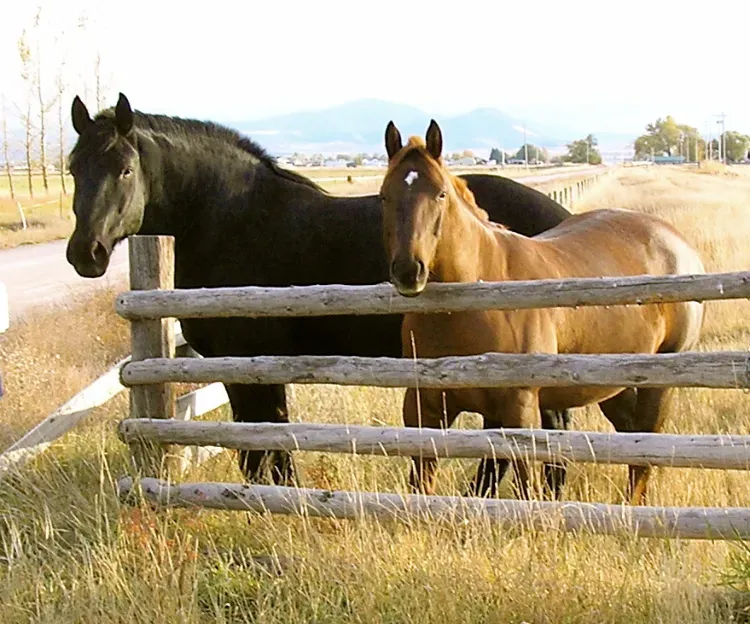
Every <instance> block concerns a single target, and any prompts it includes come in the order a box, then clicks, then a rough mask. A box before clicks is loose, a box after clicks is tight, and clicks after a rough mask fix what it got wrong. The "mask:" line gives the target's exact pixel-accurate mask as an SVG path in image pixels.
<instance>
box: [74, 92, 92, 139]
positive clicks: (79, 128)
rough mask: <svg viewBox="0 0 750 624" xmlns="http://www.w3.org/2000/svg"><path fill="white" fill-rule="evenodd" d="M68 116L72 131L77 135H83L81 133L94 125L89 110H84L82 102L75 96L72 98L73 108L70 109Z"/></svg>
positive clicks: (84, 106)
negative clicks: (70, 120) (71, 122)
mask: <svg viewBox="0 0 750 624" xmlns="http://www.w3.org/2000/svg"><path fill="white" fill-rule="evenodd" d="M70 116H71V118H72V119H73V129H74V130H75V131H76V132H77V133H78V134H83V131H84V130H86V128H88V127H89V126H90V125H91V124H92V123H94V120H93V119H91V116H90V115H89V110H88V109H87V108H86V105H85V104H84V103H83V100H81V98H79V97H78V96H77V95H76V96H75V97H74V98H73V106H71V108H70Z"/></svg>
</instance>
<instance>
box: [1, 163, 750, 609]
mask: <svg viewBox="0 0 750 624" xmlns="http://www.w3.org/2000/svg"><path fill="white" fill-rule="evenodd" d="M748 198H750V175H748V174H745V173H744V172H743V171H742V170H741V169H737V170H736V171H735V170H732V171H728V172H724V171H705V170H701V171H690V170H679V169H672V168H659V169H656V168H652V169H645V168H644V169H639V168H633V169H623V170H620V171H619V172H618V173H617V174H616V175H615V176H613V177H611V178H609V179H608V180H606V181H605V182H603V183H602V184H601V185H600V186H599V187H598V188H596V189H594V190H593V191H591V192H590V194H589V195H588V196H587V197H586V199H585V203H582V204H581V205H580V206H579V207H578V208H577V209H578V210H587V209H592V208H597V207H624V208H632V209H637V210H642V211H646V212H652V213H656V214H659V215H662V216H663V217H665V218H667V219H668V220H670V221H672V222H673V223H675V224H676V225H677V227H678V228H679V229H681V230H682V231H683V232H684V233H685V234H686V235H687V236H688V237H689V239H690V240H691V241H693V243H694V244H696V245H697V246H698V248H699V249H700V251H701V253H702V254H703V257H704V259H705V262H706V264H707V268H708V270H709V271H732V270H742V269H747V268H748V267H749V266H750V245H748V244H747V240H748V239H750V219H748V211H749V210H750V207H749V206H748V203H749V202H748ZM113 295H114V293H112V292H102V293H100V294H99V295H98V296H97V297H96V298H95V299H94V300H93V301H92V300H89V301H79V302H73V303H72V304H71V308H72V309H67V310H54V311H49V312H45V313H37V314H36V315H35V316H34V317H29V318H28V319H26V322H25V323H24V324H19V325H17V326H16V327H15V328H13V329H12V330H11V331H10V332H9V333H8V334H6V335H4V336H0V368H1V369H2V372H3V376H4V380H5V382H6V390H7V395H6V396H5V397H4V398H2V399H0V449H2V448H3V447H5V446H6V445H7V444H9V443H10V442H11V441H12V440H14V439H17V437H19V436H20V435H21V434H22V433H23V432H25V431H26V430H28V428H29V427H31V426H32V425H33V424H34V423H36V422H38V421H39V420H40V419H42V418H43V417H44V416H45V415H46V414H47V413H48V412H49V411H50V410H51V409H53V408H54V407H56V406H57V405H59V404H61V403H62V402H64V401H65V400H66V399H67V398H69V397H70V396H71V395H72V394H73V393H74V392H76V391H77V390H79V389H81V388H83V387H84V386H85V385H86V384H87V383H88V382H90V381H91V380H92V379H94V378H95V377H96V376H97V375H99V374H101V372H103V371H104V370H105V369H106V368H107V367H108V366H111V365H112V364H113V363H114V362H116V361H117V360H118V359H120V358H121V357H122V356H123V355H124V354H126V353H127V352H128V350H129V345H128V335H129V332H128V327H127V324H126V323H125V322H124V321H122V320H120V319H119V318H118V317H117V316H116V315H115V314H114V312H113V303H112V301H113ZM707 305H708V308H709V313H708V316H707V321H706V327H705V337H704V340H703V342H702V344H701V349H705V350H716V349H745V348H746V347H747V346H748V342H749V337H750V331H748V328H747V323H746V319H747V318H748V312H750V308H749V307H748V302H747V301H733V302H712V303H709V304H707ZM294 390H295V391H294V397H293V401H292V405H291V411H292V418H293V420H295V421H315V422H351V423H362V424H374V425H377V424H393V425H398V424H399V423H400V398H401V396H402V391H401V390H383V389H374V388H343V387H338V388H337V387H325V386H296V387H295V389H294ZM677 397H678V398H677V405H676V409H675V410H674V414H673V417H672V419H671V420H670V421H669V422H668V424H667V427H666V431H667V432H684V433H688V432H694V433H711V432H732V433H748V432H750V415H749V414H748V406H749V405H750V398H749V396H748V395H747V394H744V393H743V392H741V391H728V390H727V391H715V390H711V391H709V390H703V389H686V390H679V391H678V392H677ZM126 407H127V398H126V397H125V396H120V397H118V398H117V399H116V400H115V401H114V402H112V403H111V404H110V405H109V406H107V407H106V408H103V409H100V410H97V411H96V412H95V413H94V414H93V415H92V417H90V419H89V420H88V421H87V422H86V423H85V424H84V425H82V426H80V427H79V428H77V429H74V430H73V431H72V432H71V433H69V434H68V435H67V436H66V437H64V438H63V439H62V440H61V441H59V442H58V443H57V444H55V445H54V447H53V449H52V450H50V451H49V452H48V453H46V454H45V455H42V456H41V457H40V458H39V459H38V460H35V461H34V462H33V463H31V464H29V465H27V466H26V467H25V468H24V469H23V470H22V471H21V473H20V475H19V476H17V477H16V478H14V479H12V480H11V481H7V480H6V481H5V482H3V483H2V484H1V485H0V604H1V605H2V612H1V613H2V615H1V616H0V619H1V620H2V622H3V623H4V624H5V623H8V624H10V623H15V622H55V623H67V622H71V623H72V622H128V623H130V622H279V623H281V622H283V623H288V622H317V623H323V622H389V623H391V622H425V623H427V622H430V623H433V622H440V623H446V624H447V623H453V622H456V623H459V622H460V623H463V622H497V623H510V622H512V623H520V622H529V623H550V624H551V623H555V624H557V623H561V622H571V623H573V622H575V623H592V624H593V623H596V624H599V623H603V622H622V623H623V624H624V623H631V622H637V623H640V622H663V623H672V622H673V623H675V624H687V623H693V622H729V621H744V619H745V615H744V613H745V606H746V604H750V599H748V598H747V596H748V595H750V594H748V593H747V592H748V591H749V590H750V587H748V581H749V580H750V551H748V550H747V546H746V545H743V544H733V543H729V542H709V541H682V542H681V541H677V540H672V541H668V540H658V539H636V538H616V537H606V536H600V537H597V536H575V535H565V534H558V533H533V532H528V531H523V530H518V531H502V530H498V529H492V528H490V527H488V526H485V525H483V524H481V523H475V524H467V525H462V526H454V527H446V526H445V525H437V524H435V525H432V524H430V523H425V522H422V523H414V524H408V523H403V522H391V523H376V522H374V521H367V520H363V521H331V520H319V519H318V520H316V519H300V518H293V517H280V516H268V517H265V516H258V515H248V514H241V513H237V512H213V511H187V510H169V511H163V512H160V513H158V514H157V513H154V512H152V511H149V510H148V509H147V508H145V507H144V508H138V509H133V508H129V507H125V506H121V505H120V504H119V503H118V502H117V499H116V497H115V495H114V490H113V482H114V480H115V479H116V478H117V477H119V476H120V475H122V474H123V473H124V472H125V464H126V461H127V451H126V448H125V447H124V445H122V444H121V443H119V442H118V440H117V439H116V437H115V435H114V431H115V428H116V425H117V421H118V419H120V418H122V417H123V416H124V415H125V413H126V411H125V410H126ZM209 417H211V418H214V419H215V418H228V413H227V411H226V410H221V412H220V413H219V414H218V415H217V414H216V413H214V414H211V415H209ZM477 422H478V421H477V420H476V419H475V418H473V417H471V416H470V415H465V416H462V418H461V425H462V426H473V425H475V424H476V423H477ZM574 426H575V428H578V429H591V430H609V429H610V426H609V424H608V423H607V422H606V421H605V420H604V418H603V417H602V416H601V414H600V413H599V411H598V409H597V408H592V409H587V410H578V411H577V413H576V416H575V420H574ZM297 465H298V467H300V468H301V471H302V479H303V483H304V485H306V486H309V487H325V488H336V489H344V488H352V489H368V490H382V491H393V490H395V491H398V492H405V491H406V487H405V479H406V476H407V460H405V459H384V458H367V457H352V456H349V455H333V454H323V453H298V454H297ZM474 469H475V463H474V462H472V461H458V460H456V461H443V462H441V464H440V472H439V486H440V490H441V492H444V493H447V492H456V491H458V489H459V488H462V487H463V485H464V484H465V482H466V480H467V479H468V478H469V477H470V476H471V475H472V474H473V470H474ZM569 474H570V481H569V486H568V488H567V490H566V498H568V499H570V500H576V501H578V500H582V501H589V500H590V501H603V502H618V501H619V496H620V495H621V492H622V490H623V488H624V486H625V480H626V468H625V467H624V466H609V467H601V466H600V467H597V466H593V465H583V464H581V465H575V466H572V467H571V468H570V472H569ZM184 478H185V480H186V481H187V480H190V481H193V480H217V481H239V480H240V475H239V472H238V470H237V469H236V467H235V462H234V458H233V456H232V455H231V454H230V453H228V452H227V453H225V454H224V455H221V456H218V457H216V458H214V459H213V460H211V461H210V462H208V463H206V464H205V465H204V466H202V467H200V468H199V469H196V470H194V471H193V472H192V473H191V474H188V475H186V476H185V477H184ZM505 492H506V493H507V492H508V485H507V482H506V484H505ZM650 494H651V498H650V501H649V502H650V503H652V504H657V505H658V504H663V505H706V506H720V505H725V506H750V502H749V501H750V480H748V478H747V476H746V474H745V473H742V472H724V471H710V470H689V469H668V468H665V469H657V470H656V471H655V474H654V476H653V477H652V482H651V489H650Z"/></svg>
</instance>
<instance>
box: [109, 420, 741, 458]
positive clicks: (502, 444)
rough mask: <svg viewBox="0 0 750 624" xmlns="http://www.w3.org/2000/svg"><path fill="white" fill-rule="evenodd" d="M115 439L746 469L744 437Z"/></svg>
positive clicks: (382, 430)
mask: <svg viewBox="0 0 750 624" xmlns="http://www.w3.org/2000/svg"><path fill="white" fill-rule="evenodd" d="M119 436H120V439H121V440H122V441H123V442H125V443H126V444H131V443H132V442H134V441H137V440H140V439H148V440H151V441H152V442H157V443H160V444H166V443H169V444H184V445H199V446H200V445H212V446H216V447H221V448H227V449H236V450H245V451H260V450H284V451H318V452H320V451H323V452H327V453H348V454H356V455H378V456H383V457H398V456H407V457H408V456H417V455H420V456H424V457H439V458H440V457H442V458H448V457H452V458H478V457H494V458H505V459H513V458H517V457H528V458H530V459H532V460H534V461H544V462H557V461H573V462H588V463H595V464H633V465H637V466H669V467H672V468H712V469H718V470H749V469H750V435H685V434H671V435H668V434H660V433H617V434H612V433H600V432H595V431H550V430H538V429H537V430H535V429H482V430H475V429H428V428H424V429H418V428H402V427H369V426H365V425H333V424H317V423H286V424H279V423H240V422H216V421H204V422H199V421H192V422H179V421H176V420H161V419H128V420H123V421H122V422H121V423H120V427H119Z"/></svg>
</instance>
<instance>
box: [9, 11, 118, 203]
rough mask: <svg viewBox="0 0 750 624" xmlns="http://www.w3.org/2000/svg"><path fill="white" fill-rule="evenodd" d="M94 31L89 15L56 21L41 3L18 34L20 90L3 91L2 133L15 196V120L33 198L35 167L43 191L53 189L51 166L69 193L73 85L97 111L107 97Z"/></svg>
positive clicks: (12, 190) (63, 188) (11, 188)
mask: <svg viewBox="0 0 750 624" xmlns="http://www.w3.org/2000/svg"><path fill="white" fill-rule="evenodd" d="M53 22H54V24H53ZM91 35H92V29H91V28H90V22H89V18H88V17H87V16H86V14H85V13H81V14H79V15H77V16H76V17H75V18H74V19H72V20H71V21H70V22H69V23H67V24H63V25H61V24H60V23H59V21H58V20H54V19H52V18H48V16H47V14H46V13H44V12H43V11H42V8H41V7H40V6H38V7H37V8H36V9H35V11H34V14H33V17H32V19H31V20H30V22H29V23H28V24H27V25H26V26H25V27H24V28H23V29H22V31H21V32H20V33H19V35H18V40H17V45H16V49H17V57H16V63H17V69H18V76H19V83H18V86H20V89H16V91H17V93H16V97H10V96H9V95H8V94H7V93H6V92H5V91H0V132H2V144H3V145H2V149H3V160H4V169H5V175H6V177H7V180H8V186H9V190H10V195H11V198H15V195H16V193H15V188H14V184H13V172H12V166H11V162H12V160H13V158H12V152H13V147H14V137H12V136H11V130H10V126H11V122H12V121H16V122H17V125H18V126H20V135H21V139H20V145H19V147H20V148H21V149H20V151H21V153H22V154H23V162H24V165H25V169H26V176H27V183H28V190H29V194H30V196H31V197H32V198H33V197H34V192H35V189H34V177H33V175H32V173H33V171H34V170H35V169H38V170H39V171H40V172H41V177H42V180H41V184H42V187H43V189H44V191H45V193H47V192H49V176H50V169H51V165H52V166H54V168H55V169H56V175H59V177H60V186H61V191H62V192H63V193H64V194H67V192H68V189H67V188H66V180H65V170H66V162H65V159H66V152H67V147H66V141H65V136H66V123H65V121H66V119H67V117H68V107H69V105H70V100H71V97H72V94H73V89H74V88H80V89H81V91H82V92H83V95H84V97H86V98H87V97H88V96H89V95H92V94H93V95H94V96H95V101H96V105H97V108H98V109H101V107H102V106H103V102H104V98H105V96H106V93H105V91H106V87H105V82H106V81H105V80H104V77H103V74H102V57H101V54H100V51H99V48H98V46H97V45H96V44H95V43H94V42H93V38H92V36H91ZM0 88H2V86H0Z"/></svg>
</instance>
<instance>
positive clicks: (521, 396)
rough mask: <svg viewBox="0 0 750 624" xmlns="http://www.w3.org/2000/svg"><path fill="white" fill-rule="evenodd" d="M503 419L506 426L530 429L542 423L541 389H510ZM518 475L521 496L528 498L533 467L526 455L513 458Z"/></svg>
mask: <svg viewBox="0 0 750 624" xmlns="http://www.w3.org/2000/svg"><path fill="white" fill-rule="evenodd" d="M501 407H502V408H503V412H502V414H501V416H502V420H503V422H504V424H505V426H506V427H511V428H512V427H516V428H521V429H530V428H532V427H533V426H534V425H538V424H539V423H540V412H539V390H532V389H523V390H520V389H519V390H510V391H508V394H507V399H506V400H505V401H503V405H501ZM511 462H512V464H513V471H514V474H515V476H516V486H517V487H518V492H519V498H521V499H526V500H528V499H529V498H530V496H529V495H530V492H531V489H532V486H533V484H532V483H531V482H530V477H531V469H530V468H531V467H530V463H531V462H530V461H529V459H528V458H526V457H519V458H518V459H513V460H511Z"/></svg>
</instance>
